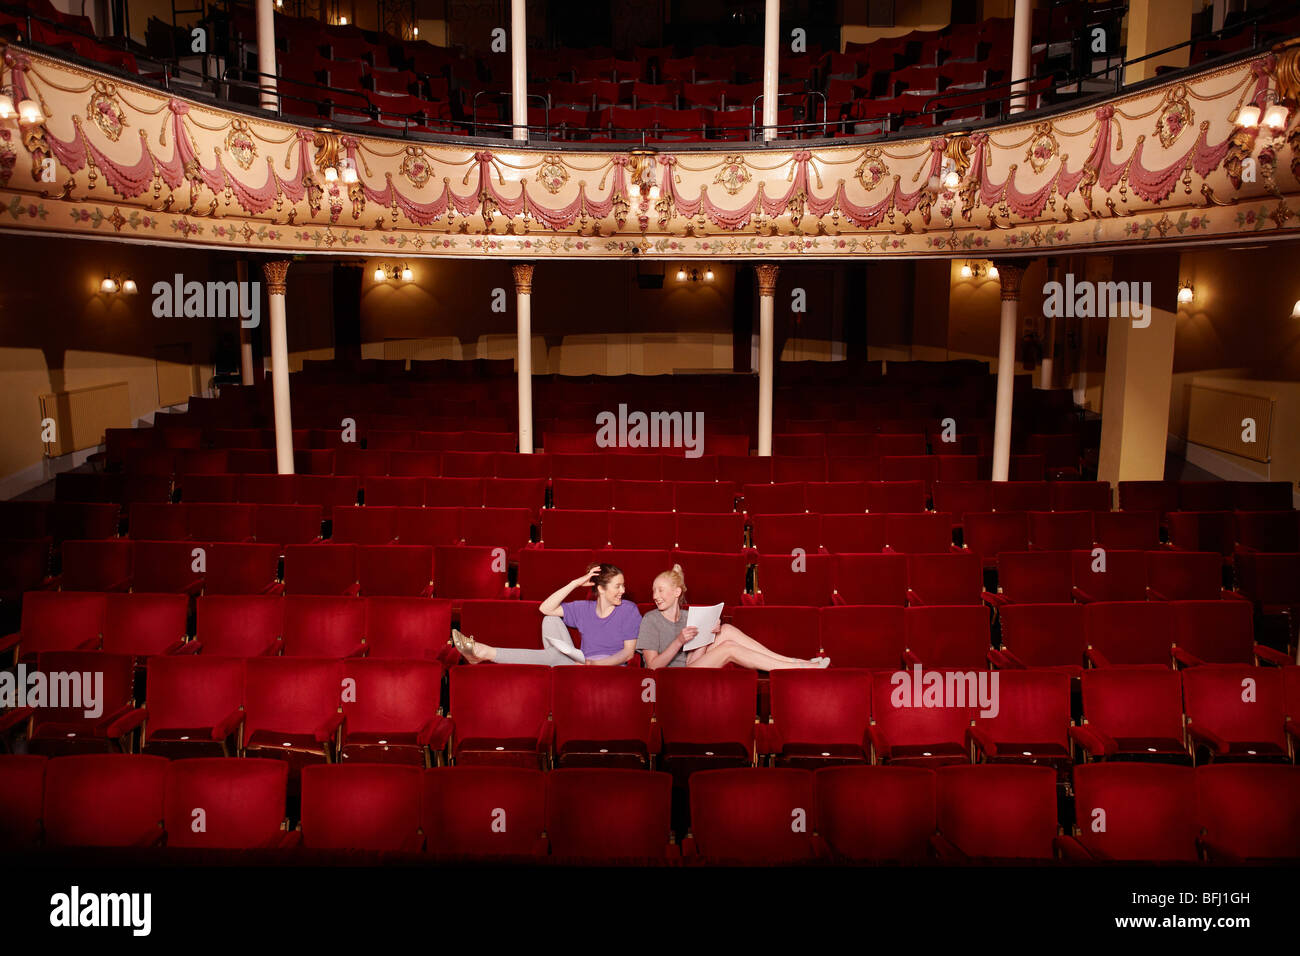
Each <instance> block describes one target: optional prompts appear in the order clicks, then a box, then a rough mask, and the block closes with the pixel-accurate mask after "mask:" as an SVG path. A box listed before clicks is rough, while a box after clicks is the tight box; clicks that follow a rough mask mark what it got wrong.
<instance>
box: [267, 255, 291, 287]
mask: <svg viewBox="0 0 1300 956" xmlns="http://www.w3.org/2000/svg"><path fill="white" fill-rule="evenodd" d="M262 274H263V275H265V276H266V294H267V295H284V294H285V293H286V291H287V286H286V284H285V279H286V277H287V276H288V274H289V261H288V260H287V259H277V260H276V261H274V262H264V263H262Z"/></svg>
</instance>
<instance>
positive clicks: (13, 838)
mask: <svg viewBox="0 0 1300 956" xmlns="http://www.w3.org/2000/svg"><path fill="white" fill-rule="evenodd" d="M47 762H48V761H47V759H46V758H45V757H41V756H38V755H36V754H6V755H4V756H0V850H10V851H21V850H34V849H36V847H37V844H38V843H39V841H40V837H41V801H42V797H43V795H44V791H45V766H46V763H47Z"/></svg>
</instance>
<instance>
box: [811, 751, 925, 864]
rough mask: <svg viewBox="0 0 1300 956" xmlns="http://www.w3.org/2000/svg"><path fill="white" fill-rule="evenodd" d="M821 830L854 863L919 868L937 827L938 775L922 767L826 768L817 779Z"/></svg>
mask: <svg viewBox="0 0 1300 956" xmlns="http://www.w3.org/2000/svg"><path fill="white" fill-rule="evenodd" d="M813 781H814V786H815V787H816V790H817V830H818V833H820V834H821V836H822V838H823V839H824V840H825V841H826V844H827V846H828V847H829V848H830V851H831V853H832V854H833V855H834V856H835V857H836V858H838V859H843V860H853V861H863V862H865V861H872V862H875V861H898V862H915V863H919V862H922V861H923V860H925V859H926V858H927V856H928V853H929V848H930V836H931V835H932V834H933V833H934V827H935V816H936V807H935V775H934V772H933V771H930V770H926V769H923V768H920V767H862V766H848V767H826V768H823V769H821V770H818V771H817V772H816V773H815V774H814V775H813Z"/></svg>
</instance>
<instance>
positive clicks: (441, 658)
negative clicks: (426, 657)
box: [433, 642, 460, 671]
mask: <svg viewBox="0 0 1300 956" xmlns="http://www.w3.org/2000/svg"><path fill="white" fill-rule="evenodd" d="M433 659H434V660H435V661H437V662H438V663H439V664H441V665H442V669H443V670H444V671H446V670H451V668H453V667H455V666H456V665H457V664H459V663H460V651H458V650H456V645H455V644H452V643H450V642H448V643H446V644H444V645H442V647H440V648H438V653H437V654H435V655H433Z"/></svg>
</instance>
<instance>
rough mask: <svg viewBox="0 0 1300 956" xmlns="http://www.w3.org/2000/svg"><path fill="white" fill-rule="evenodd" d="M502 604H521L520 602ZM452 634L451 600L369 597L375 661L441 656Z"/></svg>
mask: <svg viewBox="0 0 1300 956" xmlns="http://www.w3.org/2000/svg"><path fill="white" fill-rule="evenodd" d="M466 603H468V602H466ZM502 603H504V604H509V605H511V606H515V605H517V604H518V602H516V601H504V602H502ZM450 635H451V602H450V601H445V600H436V599H430V598H407V597H372V598H367V599H366V648H367V656H368V657H369V658H371V659H372V660H373V659H376V658H379V659H384V660H417V661H420V660H434V659H441V658H442V656H443V655H444V654H445V653H447V650H448V648H449V644H448V640H447V639H448V637H450ZM489 643H490V642H489Z"/></svg>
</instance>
